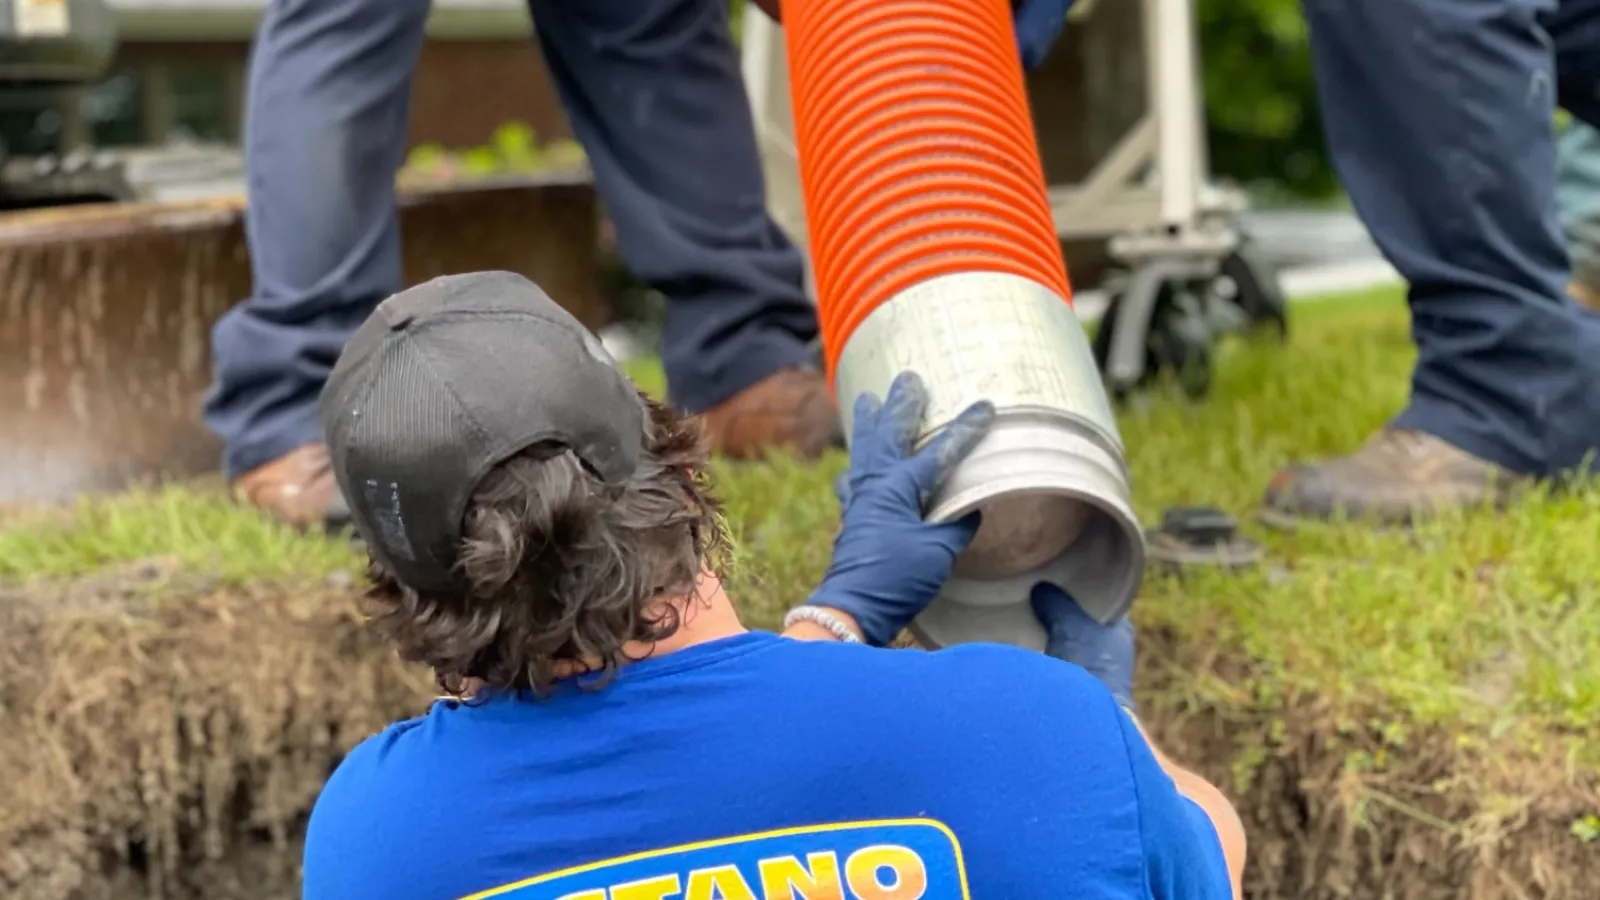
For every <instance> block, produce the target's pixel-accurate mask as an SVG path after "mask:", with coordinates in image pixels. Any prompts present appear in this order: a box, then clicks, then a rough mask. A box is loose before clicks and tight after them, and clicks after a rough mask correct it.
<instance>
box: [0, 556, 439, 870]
mask: <svg viewBox="0 0 1600 900" xmlns="http://www.w3.org/2000/svg"><path fill="white" fill-rule="evenodd" d="M355 598H356V590H355V587H354V583H353V579H352V578H351V577H349V576H342V577H336V578H333V579H330V580H329V581H327V582H314V583H310V584H300V585H280V586H260V587H256V588H251V589H235V588H232V587H226V586H219V585H216V584H207V583H205V581H204V579H202V578H201V577H200V576H196V575H192V574H191V573H189V572H186V571H184V570H183V568H182V567H181V565H179V564H178V563H176V562H175V561H172V560H152V561H149V562H145V563H140V564H138V565H134V566H131V567H126V568H122V569H117V570H113V571H109V572H105V573H102V574H99V575H96V576H93V577H90V578H85V579H77V580H74V581H72V582H70V583H66V584H60V585H50V584H33V585H28V586H25V587H10V588H0V721H3V723H4V727H3V728H0V784H3V785H5V800H4V802H3V803H0V896H3V897H6V898H9V900H96V898H107V900H109V898H118V900H137V898H199V897H206V898H221V900H232V898H238V900H269V898H274V900H275V898H279V897H283V898H289V897H294V896H296V895H297V894H298V889H297V882H298V862H299V852H298V849H297V847H296V843H297V841H298V839H299V837H300V834H301V833H302V831H303V828H304V823H305V819H306V816H307V813H308V812H309V810H310V808H311V804H312V802H313V800H314V799H315V797H316V795H317V792H318V791H319V790H320V788H321V785H322V784H323V782H324V780H325V779H326V778H327V776H328V774H329V772H331V771H332V769H333V767H334V766H335V765H336V764H337V762H338V761H339V759H340V758H341V757H342V756H343V754H344V753H346V752H348V750H349V749H350V748H351V747H353V746H354V745H355V744H356V743H358V742H359V741H361V740H362V739H364V738H366V737H367V736H369V735H371V734H373V733H375V732H376V731H378V730H380V729H381V728H382V727H383V726H384V725H385V724H387V723H388V722H390V721H393V720H394V719H397V718H402V717H405V716H408V715H413V714H415V713H416V712H418V711H420V710H421V709H423V708H425V706H426V703H427V700H428V698H429V696H430V693H431V691H430V687H431V685H430V684H429V682H428V680H427V679H426V678H425V677H423V675H422V673H420V672H418V671H417V670H415V669H413V668H410V667H406V666H403V665H401V664H400V663H399V662H398V661H397V660H395V658H394V656H393V654H392V653H390V652H386V651H385V650H384V649H383V648H381V647H380V646H378V645H377V643H376V642H375V641H373V640H371V639H370V638H369V637H367V636H366V635H365V634H364V632H363V629H362V628H361V622H360V619H359V616H358V613H357V611H356V605H355Z"/></svg>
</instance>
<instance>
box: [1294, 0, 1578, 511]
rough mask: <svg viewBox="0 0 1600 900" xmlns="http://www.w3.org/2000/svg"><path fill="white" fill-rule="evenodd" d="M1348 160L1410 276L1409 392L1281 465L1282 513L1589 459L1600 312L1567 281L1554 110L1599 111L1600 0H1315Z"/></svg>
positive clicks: (1313, 23) (1495, 486)
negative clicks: (1360, 432) (1327, 451)
mask: <svg viewBox="0 0 1600 900" xmlns="http://www.w3.org/2000/svg"><path fill="white" fill-rule="evenodd" d="M1303 4H1304V6H1305V11H1306V17H1307V19H1308V22H1309V25H1310V33H1311V54H1312V61H1313V63H1314V65H1315V73H1316V79H1317V88H1318V92H1319V95H1320V98H1321V106H1322V115H1323V120H1324V125H1325V127H1326V129H1327V136H1328V145H1329V149H1330V151H1331V152H1332V155H1333V161H1334V165H1335V166H1336V168H1337V169H1338V171H1339V174H1340V176H1341V177H1342V178H1343V180H1344V185H1345V188H1346V189H1347V190H1348V191H1349V193H1350V197H1351V199H1352V200H1353V201H1354V203H1355V206H1356V210H1357V212H1359V213H1360V215H1361V218H1362V221H1363V222H1365V223H1366V225H1367V228H1368V230H1369V231H1371V232H1372V235H1373V237H1374V239H1375V240H1376V241H1377V243H1378V246H1379V247H1380V248H1382V250H1383V253H1384V255H1385V256H1386V257H1388V259H1389V261H1390V262H1391V263H1393V264H1394V266H1395V268H1396V269H1398V270H1399V271H1400V273H1401V274H1402V275H1404V276H1405V278H1406V281H1407V282H1408V283H1409V285H1410V295H1409V299H1410V304H1411V322H1412V333H1413V335H1414V336H1415V339H1416V342H1417V364H1416V369H1415V371H1414V373H1413V375H1412V382H1411V402H1410V404H1409V405H1408V406H1407V407H1406V408H1405V410H1403V411H1402V412H1401V413H1400V414H1399V416H1398V417H1396V418H1395V420H1394V421H1393V422H1391V423H1390V424H1389V425H1388V426H1387V427H1386V428H1384V429H1383V430H1381V431H1379V432H1378V433H1377V435H1375V436H1374V437H1373V438H1372V439H1371V440H1370V441H1369V442H1368V443H1367V444H1366V445H1365V446H1364V447H1362V448H1361V449H1360V450H1358V451H1357V452H1356V453H1354V454H1353V455H1351V456H1348V457H1345V458H1342V459H1336V460H1332V461H1328V462H1323V463H1318V464H1314V465H1294V466H1290V467H1288V468H1286V469H1284V470H1283V471H1281V472H1279V473H1278V474H1277V476H1276V477H1274V478H1273V481H1272V484H1271V486H1270V487H1269V488H1268V491H1267V498H1266V509H1265V510H1264V511H1263V516H1264V518H1266V519H1267V520H1268V521H1278V522H1281V523H1283V524H1290V522H1291V521H1292V520H1298V519H1306V518H1311V519H1316V518H1325V517H1328V516H1331V515H1334V514H1336V513H1338V512H1339V511H1341V510H1342V511H1344V512H1347V513H1349V514H1350V515H1352V516H1358V517H1362V518H1368V519H1376V520H1378V521H1379V522H1383V523H1388V524H1394V523H1402V522H1406V521H1409V520H1411V519H1412V518H1413V516H1415V515H1416V514H1418V513H1421V512H1426V511H1431V510H1438V509H1446V508H1459V507H1463V506H1475V505H1481V504H1484V503H1492V504H1501V503H1504V502H1506V501H1507V500H1509V499H1510V498H1511V497H1513V496H1515V495H1516V493H1517V490H1518V488H1520V487H1521V486H1522V485H1524V484H1527V483H1529V482H1531V481H1534V480H1538V479H1555V478H1559V477H1561V476H1563V475H1566V474H1568V473H1571V472H1572V471H1573V470H1575V469H1577V468H1579V467H1583V466H1592V465H1593V464H1594V462H1595V452H1596V450H1597V449H1600V318H1597V317H1596V316H1594V315H1593V314H1592V313H1590V312H1589V311H1587V310H1585V309H1584V308H1583V307H1581V306H1580V305H1579V304H1577V303H1574V302H1573V301H1572V299H1570V298H1569V297H1568V294H1567V289H1568V284H1569V281H1570V278H1571V271H1570V264H1569V260H1568V256H1567V250H1566V247H1565V245H1564V244H1565V242H1564V239H1563V235H1562V231H1561V222H1560V218H1559V217H1558V215H1557V210H1556V181H1555V174H1556V152H1555V142H1554V135H1553V131H1552V127H1551V126H1552V122H1553V121H1554V117H1555V111H1556V107H1557V105H1558V104H1559V105H1560V106H1563V107H1565V108H1566V109H1567V110H1568V111H1569V112H1571V113H1572V115H1573V116H1574V117H1576V118H1578V119H1581V120H1583V121H1586V122H1588V123H1589V124H1590V125H1600V0H1303Z"/></svg>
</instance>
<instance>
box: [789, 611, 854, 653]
mask: <svg viewBox="0 0 1600 900" xmlns="http://www.w3.org/2000/svg"><path fill="white" fill-rule="evenodd" d="M796 622H810V623H811V624H813V625H820V626H822V627H823V628H826V629H828V633H829V634H831V635H833V636H834V637H836V638H838V639H839V640H841V641H843V642H845V643H846V644H859V643H862V641H861V636H860V635H858V634H856V633H855V631H854V630H853V629H851V627H850V626H849V625H846V624H845V623H844V620H843V619H841V618H839V617H838V616H836V615H834V614H833V613H832V612H830V611H828V610H826V609H823V608H822V607H820V606H796V607H795V608H794V609H791V610H789V614H788V615H786V616H784V617H783V630H785V631H788V630H789V629H790V628H793V627H794V625H795V623H796Z"/></svg>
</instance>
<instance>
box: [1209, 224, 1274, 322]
mask: <svg viewBox="0 0 1600 900" xmlns="http://www.w3.org/2000/svg"><path fill="white" fill-rule="evenodd" d="M1214 288H1215V289H1218V290H1219V292H1220V293H1221V294H1222V295H1223V296H1224V298H1225V299H1227V300H1228V301H1229V302H1231V303H1232V304H1233V305H1234V306H1236V307H1238V309H1239V310H1240V311H1241V312H1243V313H1244V315H1245V318H1246V320H1247V322H1248V324H1249V327H1250V329H1251V330H1253V331H1258V332H1265V331H1270V332H1273V333H1276V334H1277V336H1278V338H1279V339H1280V340H1281V339H1283V338H1286V337H1288V334H1289V304H1288V301H1287V299H1286V298H1285V297H1284V294H1283V285H1282V284H1281V283H1280V282H1279V281H1278V272H1277V269H1276V268H1274V267H1273V266H1272V264H1271V263H1269V262H1267V261H1266V259H1265V257H1263V256H1262V254H1261V251H1260V250H1259V249H1257V248H1256V246H1255V244H1253V243H1251V242H1250V241H1249V240H1245V241H1244V242H1242V243H1240V244H1239V247H1238V249H1236V250H1234V251H1233V253H1231V254H1229V255H1228V257H1227V258H1226V259H1224V260H1223V261H1222V265H1221V267H1220V268H1219V269H1218V271H1217V283H1216V284H1215V285H1214Z"/></svg>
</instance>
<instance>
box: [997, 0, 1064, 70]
mask: <svg viewBox="0 0 1600 900" xmlns="http://www.w3.org/2000/svg"><path fill="white" fill-rule="evenodd" d="M1073 2H1074V0H1011V10H1012V13H1013V18H1014V19H1015V21H1016V26H1017V49H1018V50H1020V51H1021V52H1022V67H1023V68H1025V69H1036V68H1038V67H1039V64H1040V63H1042V62H1044V58H1045V56H1047V55H1048V54H1049V53H1050V48H1051V47H1054V46H1055V43H1056V39H1057V38H1059V37H1061V31H1062V29H1063V28H1065V27H1066V25H1067V13H1068V12H1069V11H1071V9H1072V4H1073Z"/></svg>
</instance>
